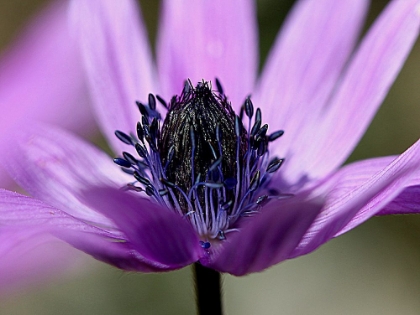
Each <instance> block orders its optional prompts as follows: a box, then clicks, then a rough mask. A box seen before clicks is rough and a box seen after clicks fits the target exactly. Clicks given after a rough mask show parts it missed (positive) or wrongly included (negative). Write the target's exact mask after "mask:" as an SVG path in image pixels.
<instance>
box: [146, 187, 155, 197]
mask: <svg viewBox="0 0 420 315" xmlns="http://www.w3.org/2000/svg"><path fill="white" fill-rule="evenodd" d="M146 194H147V195H148V196H153V195H154V194H155V190H154V189H153V186H147V187H146Z"/></svg>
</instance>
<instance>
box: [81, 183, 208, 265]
mask: <svg viewBox="0 0 420 315" xmlns="http://www.w3.org/2000/svg"><path fill="white" fill-rule="evenodd" d="M85 198H86V200H87V201H88V202H89V204H90V205H91V206H92V207H95V208H96V209H97V210H98V211H101V212H103V213H104V214H105V215H106V216H108V217H110V218H111V219H112V220H114V222H115V224H116V225H117V226H118V227H119V228H120V230H121V231H122V232H123V233H124V234H125V235H126V236H127V238H128V240H129V242H130V243H131V244H132V245H133V248H134V249H135V250H136V251H137V252H138V253H139V254H140V255H141V256H142V257H144V258H145V259H146V260H147V261H150V262H155V263H156V265H158V266H159V265H161V266H163V267H162V268H164V267H165V266H166V267H167V269H168V270H171V269H177V268H182V267H185V266H186V265H189V264H191V263H193V262H195V261H197V260H198V259H199V258H200V256H201V255H202V253H203V250H202V248H201V247H200V243H199V238H198V235H197V233H196V232H195V231H194V229H193V227H192V226H191V225H190V224H189V223H188V222H187V221H186V220H185V219H183V218H182V217H180V216H179V215H178V214H176V213H175V212H173V210H171V209H168V208H166V207H163V206H159V205H157V204H155V203H153V202H151V201H150V200H148V199H144V198H140V197H138V196H135V195H132V194H131V193H128V192H124V191H121V190H117V189H114V188H107V187H102V188H96V189H95V188H94V189H91V190H88V191H86V194H85Z"/></svg>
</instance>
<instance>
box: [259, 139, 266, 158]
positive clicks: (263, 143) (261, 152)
mask: <svg viewBox="0 0 420 315" xmlns="http://www.w3.org/2000/svg"><path fill="white" fill-rule="evenodd" d="M267 150H268V141H261V142H259V143H258V151H257V155H258V156H263V155H264V154H265V153H266V152H267Z"/></svg>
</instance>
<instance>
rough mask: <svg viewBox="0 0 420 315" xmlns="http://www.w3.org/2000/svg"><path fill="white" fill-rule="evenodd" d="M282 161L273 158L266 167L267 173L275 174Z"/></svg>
mask: <svg viewBox="0 0 420 315" xmlns="http://www.w3.org/2000/svg"><path fill="white" fill-rule="evenodd" d="M283 162H284V159H279V158H277V157H276V158H274V159H272V160H271V162H270V163H269V164H268V166H267V173H274V172H276V171H277V170H278V169H279V168H280V166H281V165H282V164H283Z"/></svg>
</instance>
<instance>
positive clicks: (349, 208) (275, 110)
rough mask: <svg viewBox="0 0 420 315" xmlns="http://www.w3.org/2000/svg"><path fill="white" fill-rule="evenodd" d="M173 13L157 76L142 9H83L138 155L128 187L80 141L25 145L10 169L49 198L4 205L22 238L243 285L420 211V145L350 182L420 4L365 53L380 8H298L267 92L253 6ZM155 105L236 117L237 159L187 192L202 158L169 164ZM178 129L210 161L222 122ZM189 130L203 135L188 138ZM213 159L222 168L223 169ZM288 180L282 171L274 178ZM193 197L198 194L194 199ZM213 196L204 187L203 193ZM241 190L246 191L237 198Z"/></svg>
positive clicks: (172, 9)
mask: <svg viewBox="0 0 420 315" xmlns="http://www.w3.org/2000/svg"><path fill="white" fill-rule="evenodd" d="M162 5H163V11H162V23H161V24H160V29H159V40H158V47H157V64H156V65H155V64H154V62H153V61H152V57H151V53H150V48H149V45H148V42H147V37H146V34H145V29H144V27H143V25H142V23H141V21H140V20H139V18H138V16H137V13H138V9H137V8H136V6H135V4H134V1H124V2H118V4H116V2H114V1H111V0H110V1H103V0H100V1H99V0H98V1H94V0H92V1H82V0H81V1H74V2H73V4H72V8H71V9H72V15H73V18H74V20H73V22H74V25H75V28H76V29H75V33H76V34H77V36H78V37H79V38H80V42H81V49H82V52H83V56H84V61H85V65H86V69H87V73H88V76H89V79H90V85H91V89H92V91H93V97H94V100H95V108H96V113H97V117H98V119H99V123H100V125H101V126H102V130H103V132H104V134H105V136H106V137H107V138H108V141H109V143H110V145H111V147H112V148H113V149H114V151H115V152H116V154H118V155H119V154H121V153H122V152H126V153H124V154H123V155H122V156H120V157H119V158H118V159H117V160H116V162H117V164H119V165H121V166H123V167H124V169H125V170H126V172H128V173H129V174H127V173H124V172H121V170H120V169H119V168H118V167H116V166H115V164H113V163H112V161H111V159H110V158H109V157H108V156H107V155H106V154H104V153H103V152H101V151H99V150H97V149H96V148H94V147H92V146H91V145H90V144H88V143H85V142H84V141H82V140H80V139H78V138H76V137H74V136H72V135H70V134H68V133H66V132H63V131H60V130H57V129H54V128H50V127H40V126H36V127H32V128H31V130H30V131H29V132H22V134H21V135H19V136H17V135H15V137H14V139H13V141H14V142H15V145H14V146H13V150H12V151H11V152H10V153H9V154H8V157H7V161H6V163H5V164H6V166H7V169H8V170H9V171H10V173H11V174H12V176H13V177H14V178H15V179H16V181H17V182H18V183H19V185H21V186H22V187H23V188H24V189H25V190H27V191H28V192H29V193H30V194H31V195H33V196H34V197H35V198H37V199H33V198H30V197H24V196H21V195H19V194H16V193H12V192H8V191H4V190H3V191H0V196H1V198H0V211H1V215H0V218H1V219H0V223H1V224H2V225H4V226H12V227H14V228H16V233H17V234H19V233H24V232H26V233H27V231H28V230H29V231H30V230H31V229H32V228H33V229H35V230H36V231H38V230H42V231H45V232H50V233H53V234H54V235H56V236H58V237H59V238H61V239H63V240H65V241H67V242H69V243H70V244H72V245H73V246H75V247H77V248H79V249H81V250H83V251H85V252H86V253H89V254H91V255H92V256H94V257H95V258H97V259H99V260H102V261H105V262H107V263H110V264H113V265H115V266H117V267H119V268H122V269H125V270H135V271H142V272H153V271H165V270H173V269H177V268H181V267H184V266H186V265H188V264H191V263H193V262H196V261H200V262H201V264H203V265H205V266H207V267H210V268H213V269H216V270H218V271H221V272H228V273H231V274H234V275H244V274H247V273H250V272H257V271H261V270H263V269H265V268H267V267H269V266H271V265H273V264H276V263H279V262H281V261H283V260H285V259H290V258H294V257H297V256H300V255H304V254H307V253H310V252H312V251H313V250H315V249H316V248H318V247H319V246H320V245H322V244H324V243H325V242H327V241H328V240H330V239H332V238H333V237H336V236H338V235H340V234H342V233H344V232H346V231H348V230H350V229H352V228H353V227H355V226H357V225H359V224H361V223H362V222H364V221H365V220H367V219H368V218H370V217H371V216H373V215H377V214H395V213H416V212H418V211H419V204H420V203H419V197H418V196H419V195H418V193H417V191H418V189H419V188H418V187H419V186H418V184H419V178H420V177H419V170H420V158H419V156H420V155H419V153H420V152H419V151H420V147H419V146H420V143H416V144H414V145H413V146H412V147H410V148H409V149H408V150H407V151H406V152H404V153H403V154H401V155H400V156H397V157H382V158H374V159H369V160H364V161H359V162H355V163H352V164H349V165H347V166H344V167H342V168H339V167H340V165H342V164H343V162H344V161H345V160H346V158H347V157H348V155H349V154H350V152H351V151H352V149H353V148H354V147H355V145H356V144H357V142H358V140H359V139H360V137H361V136H362V135H363V133H364V131H365V130H366V128H367V126H368V124H369V122H370V120H371V119H372V118H373V116H374V113H375V111H376V110H377V108H378V107H379V105H380V103H381V102H382V100H383V98H384V97H385V95H386V93H387V91H388V89H389V87H390V85H391V83H392V82H393V80H394V79H395V77H396V76H397V74H398V71H399V69H400V68H401V66H402V64H403V62H404V60H405V58H406V56H407V54H408V53H409V51H410V49H411V47H412V45H413V43H414V41H415V40H416V38H417V35H418V31H419V25H420V3H419V1H414V0H412V1H392V2H391V3H390V4H389V6H388V7H387V8H386V9H385V11H384V12H383V13H382V15H381V16H380V17H379V18H378V20H377V21H376V22H375V24H374V25H373V26H372V28H371V29H370V30H369V32H368V33H367V35H366V36H365V37H364V39H363V40H362V41H361V43H360V45H359V46H358V48H357V49H356V50H355V51H353V50H354V47H355V42H356V40H357V37H358V35H359V31H360V28H361V26H362V22H363V18H364V15H365V12H366V9H367V1H362V0H360V1H335V0H322V1H316V2H315V1H299V2H298V3H297V5H296V6H295V8H294V9H293V11H292V13H291V15H290V16H289V18H288V19H287V21H286V22H285V26H284V28H283V30H282V32H281V33H280V35H279V37H278V39H277V41H276V43H275V45H274V48H273V49H272V52H271V54H270V56H269V58H268V61H267V64H266V65H265V68H264V70H263V72H262V74H261V76H260V78H258V80H257V78H256V76H257V72H256V71H257V70H256V69H257V53H256V49H257V39H256V25H255V12H254V9H255V8H254V6H253V3H252V1H242V0H241V1H239V0H237V1H229V2H226V1H224V2H223V1H221V0H214V1H211V2H209V1H206V2H204V1H202V2H199V1H192V0H185V1H171V0H167V1H163V3H162ZM215 77H217V78H219V79H220V82H222V83H223V88H224V92H222V91H221V88H220V87H218V90H219V92H215V91H214V92H210V91H209V89H208V88H207V89H206V88H203V86H207V87H208V83H205V82H206V81H210V80H212V81H213V84H214V85H215V83H216V81H214V78H215ZM187 78H190V79H191V81H192V82H193V83H194V85H195V83H197V82H202V80H205V81H203V82H204V83H201V84H198V85H197V87H195V88H194V86H188V85H187V87H186V88H185V89H184V90H183V92H182V93H181V92H180V91H181V87H182V84H183V82H184V81H185V80H186V79H187ZM255 82H257V83H255ZM149 93H153V95H154V94H155V93H158V94H159V95H161V96H163V99H170V98H171V97H172V95H174V94H178V95H179V96H178V98H174V99H173V100H172V101H171V102H170V105H169V107H170V111H169V114H171V113H172V114H173V115H175V116H176V113H175V114H174V111H173V109H174V108H181V109H184V108H186V107H187V106H190V105H191V104H192V103H194V102H196V103H199V102H203V104H205V105H206V106H214V107H217V108H219V109H218V110H220V111H221V113H222V114H220V115H222V116H217V117H224V118H220V119H219V118H217V117H216V116H214V117H213V116H211V117H210V118H209V119H210V120H209V121H211V122H213V121H215V124H216V126H214V124H213V129H212V130H213V131H211V132H209V133H210V134H213V135H214V137H213V138H209V139H208V143H210V144H212V143H213V142H214V143H216V144H217V143H222V144H221V145H220V147H222V149H220V148H219V149H217V148H216V149H215V150H214V157H213V159H212V158H210V159H209V158H208V157H207V156H205V157H203V159H200V160H199V161H198V163H203V165H206V166H205V167H204V168H205V169H206V170H205V171H204V173H200V174H201V175H203V174H204V175H203V176H204V177H205V178H204V177H203V176H201V178H200V179H198V180H197V179H196V178H195V177H194V176H195V175H194V171H191V173H188V176H189V177H188V178H189V179H191V178H192V179H196V180H192V181H191V182H192V183H191V185H189V184H185V181H184V182H183V181H182V180H181V181H179V182H178V183H177V182H176V180H178V179H177V176H178V174H181V175H185V171H182V172H178V169H177V168H176V167H178V166H179V165H181V166H185V167H186V168H188V165H192V163H195V162H197V161H196V160H195V158H194V156H195V155H194V153H191V154H192V155H191V156H192V158H191V164H190V161H188V160H187V161H185V160H184V161H182V160H181V162H179V163H181V164H176V165H175V166H174V165H172V166H171V165H170V164H171V161H172V157H171V156H172V155H171V154H172V153H170V152H171V150H172V149H171V147H168V146H167V145H165V143H166V142H165V140H159V139H162V138H161V136H160V133H162V134H164V133H165V124H166V126H169V125H170V121H171V120H169V123H167V122H166V121H165V123H164V126H163V127H161V128H160V127H159V126H158V123H157V121H158V120H157V118H158V117H159V116H158V114H157V109H158V110H159V111H160V112H162V113H163V112H166V110H165V108H164V106H160V105H159V102H158V103H157V104H156V99H155V98H154V96H153V95H152V96H149V102H148V103H149V105H148V106H146V105H143V104H140V105H139V108H140V111H141V114H142V115H141V116H142V117H141V118H140V115H139V113H138V111H137V109H136V106H135V101H136V100H138V99H145V98H146V97H147V95H148V94H149ZM209 93H210V94H209ZM225 94H226V95H227V97H228V100H229V101H231V104H232V107H233V109H234V110H235V111H236V113H237V114H239V113H240V111H241V106H242V104H243V101H244V100H245V99H246V97H247V96H248V95H249V94H252V102H253V103H254V104H255V106H256V107H259V108H261V110H262V115H263V118H262V119H263V123H265V122H268V125H269V128H270V131H269V132H268V133H267V130H265V129H264V128H265V127H264V126H263V125H262V124H261V125H258V119H256V121H255V117H258V115H259V114H257V112H256V111H255V112H254V111H253V110H252V108H253V107H252V106H251V105H250V103H249V101H248V103H246V106H245V107H244V108H245V115H246V116H250V117H253V119H254V120H253V121H251V120H250V123H249V124H248V123H247V121H248V120H247V118H246V117H245V116H244V124H245V127H244V128H245V131H243V128H242V123H240V122H239V120H238V119H235V118H233V120H232V119H230V118H229V117H231V116H230V114H229V111H230V109H229V108H228V107H227V105H226V104H228V101H227V100H226V99H225V98H224V97H225ZM203 95H207V96H203ZM206 97H207V98H206ZM159 99H160V98H158V100H159ZM203 100H206V101H203ZM208 100H212V101H208ZM214 100H216V101H214ZM162 103H164V102H162ZM194 104H195V103H194ZM155 106H160V107H157V109H155ZM206 106H205V107H206ZM220 108H221V109H220ZM252 112H254V113H252ZM251 113H252V115H251ZM194 114H195V113H194ZM213 114H214V115H216V114H215V112H213V111H212V112H211V115H213ZM180 115H183V114H182V113H181V114H180ZM187 116H188V115H187ZM183 117H185V116H183ZM188 117H190V116H188ZM215 117H216V118H215ZM225 117H228V118H225ZM139 119H141V124H140V127H139V128H137V129H138V130H136V123H137V121H138V120H139ZM223 119H225V120H226V121H227V122H226V126H227V127H226V128H227V129H226V130H228V131H229V130H231V133H230V134H229V133H228V135H229V137H234V139H235V140H234V144H233V147H234V148H235V150H237V151H236V152H238V153H236V154H237V155H236V157H237V159H236V160H235V162H234V164H229V165H230V166H232V165H234V166H236V167H237V169H236V170H233V171H231V172H232V174H233V175H232V176H227V178H226V179H229V181H227V182H225V181H223V182H222V179H223V176H225V175H226V174H228V173H229V170H226V171H223V170H220V169H222V168H223V167H222V166H221V165H224V164H217V163H219V162H217V160H218V157H222V160H223V159H227V160H229V158H230V157H232V156H233V155H232V153H226V152H231V151H232V150H231V149H229V148H230V144H224V142H223V141H224V140H221V141H219V137H220V138H221V139H225V140H226V137H225V135H226V132H223V134H222V135H221V136H219V134H218V131H217V130H219V129H222V127H221V125H222V121H225V120H223ZM175 121H176V123H174V125H176V126H178V127H177V128H173V127H171V128H170V129H169V133H167V134H168V135H169V136H168V137H169V138H171V137H172V138H173V139H178V138H179V139H188V140H187V142H186V143H189V144H188V145H184V146H181V148H184V149H186V150H187V151H188V150H189V151H188V152H194V150H196V149H197V150H199V149H200V148H199V147H198V144H197V145H196V144H195V143H202V142H195V139H198V138H199V137H203V138H204V139H205V136H204V135H205V134H206V133H207V132H208V129H206V128H210V129H211V126H210V125H211V123H208V122H207V123H206V121H204V123H203V124H202V125H200V126H201V127H196V126H195V125H194V126H191V124H190V123H184V122H183V121H182V120H179V121H178V120H175ZM219 121H220V123H219ZM232 121H233V123H232ZM254 121H255V123H254ZM253 124H257V125H258V128H257V129H256V134H252V131H251V130H250V129H251V128H252V127H253ZM185 125H186V126H189V127H191V128H190V129H187V131H186V132H184V133H182V135H180V134H181V129H182V127H183V126H185ZM202 126H204V127H202ZM217 126H220V127H217ZM229 126H230V127H229ZM232 126H233V127H232ZM168 128H169V127H168ZM232 128H233V129H232ZM247 128H249V129H248V130H247ZM280 129H283V130H285V134H284V136H283V137H282V138H280V139H277V140H276V141H275V142H271V143H270V144H269V152H267V150H266V149H267V148H266V144H267V143H268V142H269V141H268V140H269V139H270V137H271V138H275V137H276V135H280V134H276V133H273V131H276V130H280ZM197 130H201V131H202V132H201V133H199V132H197ZM232 130H233V131H232ZM115 131H118V132H117V133H116V134H117V137H115V135H114V133H115ZM222 131H223V129H222ZM171 132H172V133H171ZM130 134H133V135H135V134H137V137H135V136H131V135H130ZM163 137H164V136H163ZM182 137H184V138H182ZM229 137H227V138H228V140H229ZM16 138H18V139H16ZM144 139H145V140H144ZM215 139H216V140H217V141H216V140H215ZM242 139H243V143H245V144H244V146H242ZM171 141H177V140H171ZM180 141H181V140H180ZM197 141H199V140H197ZM200 141H201V140H200ZM162 143H163V144H162ZM169 143H170V142H169ZM255 143H257V144H258V145H256V146H254V144H255ZM260 143H262V145H261V147H262V148H261V149H260ZM175 144H176V143H174V145H175ZM225 147H226V148H227V149H225ZM134 149H137V150H134ZM164 150H166V151H165V152H167V155H163V153H162V152H164ZM229 150H230V151H229ZM136 151H137V152H136ZM181 151H182V150H181ZM181 151H178V152H175V153H174V154H178V153H183V152H181ZM200 152H201V151H200ZM218 153H220V155H218ZM211 154H213V151H211V152H210V155H211ZM135 156H140V157H135ZM248 156H251V157H250V159H249V160H248V159H247V158H246V157H248ZM275 156H278V157H280V158H285V161H284V163H281V162H279V161H280V160H279V159H278V160H272V158H273V157H275ZM208 160H213V163H216V164H210V166H209V165H208V163H209V162H208ZM165 161H166V162H168V165H169V166H168V168H167V167H166V165H165V164H166V163H165ZM203 161H204V162H203ZM223 161H224V160H223ZM223 161H222V162H220V163H224V162H223ZM249 161H253V162H249ZM255 161H256V162H255ZM187 162H188V163H187ZM271 162H273V163H274V164H272V163H271ZM206 163H207V164H206ZM194 165H196V164H194ZM200 165H202V164H200ZM280 165H281V167H280ZM248 166H249V169H248ZM277 166H278V167H277ZM171 167H175V168H172V169H171ZM197 167H198V166H197ZM270 167H271V168H270ZM279 167H280V168H279ZM273 168H276V171H275V172H274V171H273V172H270V171H268V170H269V169H270V170H274V169H273ZM190 169H192V170H195V169H196V168H195V167H192V166H191V167H190ZM167 170H169V171H167ZM171 172H172V173H173V174H172V175H170V174H171ZM267 173H269V175H267ZM152 174H153V176H152ZM168 174H169V175H168ZM238 174H239V175H238ZM257 174H258V175H257ZM166 175H168V178H165V176H166ZM181 175H180V176H181ZM133 176H134V177H133ZM170 176H173V178H175V181H172V182H171V180H169V177H170ZM179 183H181V184H183V185H184V186H182V187H181V188H180V189H179V187H180V184H179ZM203 183H204V184H205V187H203V188H197V189H196V188H193V187H191V186H194V185H195V184H197V185H202V184H203ZM127 184H129V185H128V186H127ZM204 184H203V185H204ZM231 186H232V187H234V188H233V189H234V190H235V189H237V190H235V192H231V191H230V190H229V189H231V188H229V187H231ZM122 187H130V188H131V190H134V192H127V191H124V190H121V189H120V188H122ZM238 187H239V188H238ZM194 189H195V190H194ZM181 190H182V192H181ZM273 191H274V192H273ZM214 192H215V194H213V193H214ZM183 194H185V195H187V197H185V196H184V195H183ZM206 194H213V195H212V196H217V197H210V198H208V197H207V195H206ZM148 195H149V196H150V197H149V196H148ZM168 195H169V196H168ZM229 195H230V196H233V197H232V199H231V198H228V196H229ZM264 196H267V197H264ZM286 197H287V198H286ZM165 198H168V199H165ZM260 198H262V199H260ZM266 199H270V200H266ZM168 200H169V201H168ZM182 200H184V201H182ZM231 200H234V201H233V202H232V204H230V205H229V204H228V203H229V202H230V201H231ZM263 201H264V202H263ZM265 201H268V202H267V203H266V202H265ZM189 203H191V204H189ZM213 203H217V206H214V204H213ZM168 205H169V206H168ZM225 205H226V208H225ZM223 211H226V213H225V212H223ZM222 218H224V219H222ZM222 223H223V224H222ZM214 226H216V227H217V229H213V227H214ZM219 232H222V233H219ZM2 241H3V242H13V241H14V238H10V239H8V240H2ZM12 245H13V244H12Z"/></svg>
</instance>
